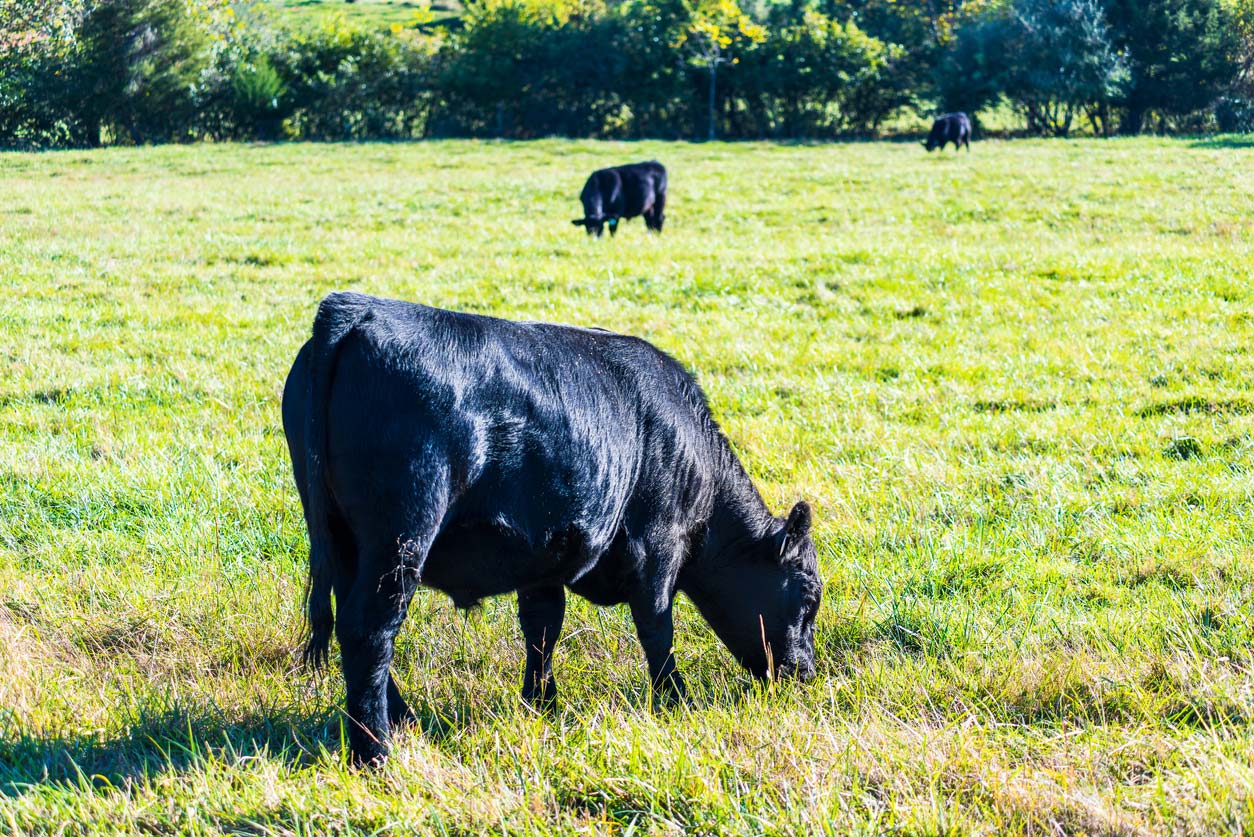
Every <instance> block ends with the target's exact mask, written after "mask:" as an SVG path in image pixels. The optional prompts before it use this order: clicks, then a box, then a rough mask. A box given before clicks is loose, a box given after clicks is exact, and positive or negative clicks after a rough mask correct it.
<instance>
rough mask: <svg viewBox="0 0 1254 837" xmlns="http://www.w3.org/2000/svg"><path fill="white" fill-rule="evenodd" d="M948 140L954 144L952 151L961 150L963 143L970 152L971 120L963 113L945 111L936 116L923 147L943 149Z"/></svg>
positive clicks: (929, 149)
mask: <svg viewBox="0 0 1254 837" xmlns="http://www.w3.org/2000/svg"><path fill="white" fill-rule="evenodd" d="M950 142H952V143H953V144H954V151H961V150H962V146H964V145H965V146H966V147H967V153H968V154H969V153H971V120H970V119H968V118H967V115H966V114H965V113H946V114H944V115H943V116H938V117H936V121H935V122H933V123H932V131H931V133H929V134H928V135H927V141H926V142H924V143H923V147H924V148H926V149H927V150H928V151H931V150H932V149H933V148H939V149H940V150H941V151H944V150H945V144H946V143H950Z"/></svg>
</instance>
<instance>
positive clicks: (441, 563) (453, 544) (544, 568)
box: [422, 524, 592, 608]
mask: <svg viewBox="0 0 1254 837" xmlns="http://www.w3.org/2000/svg"><path fill="white" fill-rule="evenodd" d="M591 561H592V559H591V558H590V557H589V555H588V553H587V550H586V549H585V547H584V541H583V539H582V537H581V536H580V535H579V534H578V533H577V532H571V533H560V534H558V535H553V536H550V537H549V538H547V539H546V543H545V544H544V545H542V546H538V547H537V546H535V545H533V544H531V543H530V542H529V541H528V540H527V539H526V538H525V537H523V536H522V535H521V534H520V533H518V532H516V531H514V530H512V529H509V528H505V527H501V526H494V525H491V524H461V525H457V526H453V527H451V528H449V529H446V530H445V531H444V532H442V533H441V534H440V536H439V537H438V538H436V540H435V543H434V544H433V545H432V547H431V552H430V554H429V555H428V557H427V562H426V565H425V566H424V568H423V572H422V583H423V584H424V585H425V586H427V587H432V588H434V589H436V590H440V591H441V592H443V593H446V594H447V595H448V596H449V597H450V598H452V599H453V603H454V604H455V605H456V606H457V607H462V608H465V607H472V606H473V605H474V604H475V603H477V602H478V601H479V600H480V599H484V598H487V597H489V596H499V595H502V594H505V593H512V592H513V591H515V590H519V589H521V588H524V587H534V586H537V585H543V584H563V583H565V582H566V581H568V580H569V579H571V578H573V577H576V576H578V575H580V574H582V573H583V572H584V571H585V570H586V568H587V564H589V563H591Z"/></svg>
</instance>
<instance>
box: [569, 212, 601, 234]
mask: <svg viewBox="0 0 1254 837" xmlns="http://www.w3.org/2000/svg"><path fill="white" fill-rule="evenodd" d="M571 223H572V224H574V225H575V226H576V227H587V228H588V235H593V234H595V235H596V237H597V238H600V237H601V233H602V232H603V231H604V229H605V219H604V218H592V217H588V218H576V219H575V220H573V221H571Z"/></svg>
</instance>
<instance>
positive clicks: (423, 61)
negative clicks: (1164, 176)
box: [0, 0, 1254, 147]
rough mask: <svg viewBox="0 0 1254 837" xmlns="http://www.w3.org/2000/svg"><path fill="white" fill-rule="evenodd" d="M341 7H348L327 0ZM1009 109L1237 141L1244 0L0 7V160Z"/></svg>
mask: <svg viewBox="0 0 1254 837" xmlns="http://www.w3.org/2000/svg"><path fill="white" fill-rule="evenodd" d="M346 8H351V7H346ZM1007 109H1008V110H1009V111H1011V112H1013V113H1014V114H1015V116H1016V122H1017V124H1018V125H1019V126H1020V130H1021V131H1022V132H1024V133H1028V134H1044V135H1057V136H1066V135H1068V134H1070V133H1072V132H1075V131H1077V130H1083V131H1085V132H1090V133H1095V134H1100V135H1109V134H1112V133H1139V132H1142V131H1156V132H1194V133H1196V132H1206V131H1246V130H1254V0H467V3H466V9H465V13H464V14H463V15H461V16H460V18H458V19H456V20H455V21H452V22H445V23H441V24H439V25H437V24H436V23H435V21H434V20H432V16H431V15H430V14H429V13H428V12H425V11H424V10H423V9H422V8H419V10H418V11H417V12H415V15H414V20H413V21H412V24H411V25H409V26H403V25H399V24H394V25H393V27H392V31H386V30H385V31H371V30H370V29H368V28H365V27H363V25H362V24H360V23H355V22H354V20H353V18H352V16H349V15H346V14H337V15H334V16H332V17H330V18H328V19H327V20H326V21H324V22H323V23H322V24H321V25H317V26H313V27H297V28H294V27H291V26H287V25H285V24H284V23H283V21H282V17H281V15H279V14H277V10H275V9H273V8H271V7H268V6H267V5H266V4H265V3H261V2H256V0H253V2H235V3H230V2H227V0H0V146H4V147H83V146H98V145H102V144H108V143H114V144H117V143H135V144H139V143H153V142H184V141H195V140H204V139H211V140H254V139H260V140H279V139H313V140H354V139H385V138H418V137H433V136H472V137H502V138H530V137H539V136H548V135H562V136H579V137H618V138H634V137H661V138H712V137H721V138H734V139H758V138H802V139H821V138H831V137H841V136H873V135H878V134H883V133H885V132H886V131H888V130H890V129H892V128H893V127H894V125H898V124H901V122H902V120H903V118H906V117H913V118H915V119H918V118H925V117H927V116H928V115H930V114H933V113H936V112H940V111H952V110H964V111H966V112H968V113H969V114H971V115H972V117H973V118H974V119H975V121H976V124H977V126H978V125H979V120H980V117H981V115H984V114H989V113H993V112H998V111H1000V112H1003V113H1004V112H1005V111H1006V110H1007Z"/></svg>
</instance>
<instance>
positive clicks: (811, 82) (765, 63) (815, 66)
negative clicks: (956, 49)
mask: <svg viewBox="0 0 1254 837" xmlns="http://www.w3.org/2000/svg"><path fill="white" fill-rule="evenodd" d="M902 52H903V51H902V49H901V48H900V47H897V46H894V45H889V44H885V43H883V42H882V41H880V40H878V39H876V38H872V37H870V36H869V35H867V34H866V33H865V32H863V31H862V30H861V29H860V28H859V27H858V25H857V24H856V23H854V22H852V21H850V22H847V23H840V22H838V21H836V20H833V19H832V18H829V17H827V16H826V15H824V14H822V13H820V12H817V11H814V10H812V9H808V10H806V11H805V12H804V13H803V14H802V15H801V17H800V19H798V20H796V21H795V22H793V23H791V24H783V25H778V26H775V27H772V28H771V29H770V31H769V35H768V36H767V37H766V39H765V40H764V41H763V42H762V43H761V44H759V45H757V46H755V47H754V48H753V49H750V50H748V51H747V52H746V54H745V56H744V58H743V59H742V60H741V61H740V62H739V63H738V64H737V65H736V66H735V67H734V68H732V70H731V71H730V73H729V84H730V85H731V87H732V93H733V94H734V96H736V97H737V98H742V99H743V100H744V101H745V103H746V104H745V110H746V111H747V114H748V116H749V119H750V120H751V123H752V125H753V130H754V131H755V132H756V133H757V134H758V135H759V136H787V137H798V136H811V137H813V136H830V135H832V134H839V133H871V132H874V131H875V130H876V129H877V128H878V127H879V125H880V123H881V122H883V120H884V119H885V118H886V117H888V116H889V115H890V114H891V113H892V112H893V111H894V110H896V109H898V108H900V107H901V106H903V105H904V104H905V96H904V91H902V90H900V89H899V88H898V87H897V86H896V85H895V84H894V83H893V81H894V80H893V78H892V70H893V68H894V64H895V62H897V61H898V60H900V58H901V57H902Z"/></svg>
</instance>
